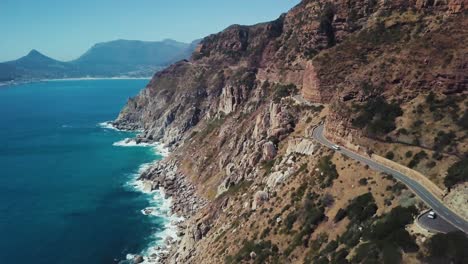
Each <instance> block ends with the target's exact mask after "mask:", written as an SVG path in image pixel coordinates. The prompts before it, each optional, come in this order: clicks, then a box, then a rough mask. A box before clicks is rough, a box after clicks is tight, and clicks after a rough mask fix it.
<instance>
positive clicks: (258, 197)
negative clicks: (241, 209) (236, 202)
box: [252, 191, 268, 210]
mask: <svg viewBox="0 0 468 264" xmlns="http://www.w3.org/2000/svg"><path fill="white" fill-rule="evenodd" d="M266 201H268V193H267V192H265V191H258V192H256V193H255V195H254V200H253V203H252V210H256V209H257V207H258V206H260V205H262V204H264V203H265V202H266Z"/></svg>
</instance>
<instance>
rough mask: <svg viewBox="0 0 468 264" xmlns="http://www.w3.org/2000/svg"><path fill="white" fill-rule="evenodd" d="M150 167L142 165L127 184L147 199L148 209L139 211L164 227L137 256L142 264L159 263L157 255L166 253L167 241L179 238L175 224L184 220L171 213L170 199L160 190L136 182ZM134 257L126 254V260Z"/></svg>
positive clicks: (149, 164)
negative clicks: (142, 258)
mask: <svg viewBox="0 0 468 264" xmlns="http://www.w3.org/2000/svg"><path fill="white" fill-rule="evenodd" d="M150 166H151V163H145V164H142V165H141V166H140V167H139V168H138V171H137V172H136V173H135V174H133V176H132V179H131V180H130V181H129V182H128V184H127V185H128V186H130V187H131V188H133V189H134V190H136V191H140V192H143V193H145V194H146V195H147V197H148V199H149V205H150V206H149V207H147V208H144V209H142V210H141V213H142V214H144V215H146V216H147V217H150V218H153V219H154V220H155V221H156V222H157V223H158V224H161V221H162V224H163V226H164V228H163V230H162V231H158V232H155V233H154V234H151V236H152V237H153V238H154V240H153V242H151V243H150V244H149V245H148V246H147V248H146V249H145V250H143V251H142V252H140V253H139V254H140V255H142V256H143V257H144V262H143V263H159V261H160V259H159V254H161V253H167V252H168V249H169V248H170V245H167V244H166V241H167V240H168V239H172V240H173V241H177V240H179V239H180V238H179V237H178V235H177V224H178V223H180V222H181V221H183V220H184V218H182V217H179V216H177V215H174V214H172V213H171V205H172V198H167V199H166V198H165V193H164V190H163V189H162V188H160V189H159V190H152V191H150V188H149V186H148V184H149V182H145V181H143V180H138V178H139V176H140V174H141V173H142V172H144V171H145V170H147V169H148V168H149V167H150ZM134 257H135V255H134V254H128V255H127V260H132V259H133V258H134Z"/></svg>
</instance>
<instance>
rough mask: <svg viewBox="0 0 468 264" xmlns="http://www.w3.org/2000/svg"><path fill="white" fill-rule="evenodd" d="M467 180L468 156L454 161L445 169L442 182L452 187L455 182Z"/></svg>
mask: <svg viewBox="0 0 468 264" xmlns="http://www.w3.org/2000/svg"><path fill="white" fill-rule="evenodd" d="M466 181H468V158H464V159H462V160H460V161H458V162H456V163H454V164H453V165H452V166H451V167H450V168H449V169H448V171H447V176H446V177H445V179H444V184H445V186H446V187H447V188H451V187H453V186H454V185H455V184H457V183H461V182H466Z"/></svg>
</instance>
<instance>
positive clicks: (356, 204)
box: [346, 192, 377, 222]
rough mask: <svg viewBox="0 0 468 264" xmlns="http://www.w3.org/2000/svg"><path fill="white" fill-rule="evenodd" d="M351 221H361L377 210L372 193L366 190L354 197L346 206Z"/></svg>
mask: <svg viewBox="0 0 468 264" xmlns="http://www.w3.org/2000/svg"><path fill="white" fill-rule="evenodd" d="M346 212H347V214H348V217H349V219H350V220H351V222H363V221H365V220H367V219H369V218H370V217H372V216H373V215H374V214H375V212H377V205H375V200H374V197H373V196H372V193H370V192H368V193H365V194H363V195H360V196H358V197H356V198H354V199H353V200H352V201H351V203H350V204H349V205H348V207H347V208H346Z"/></svg>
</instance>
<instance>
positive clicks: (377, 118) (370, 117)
mask: <svg viewBox="0 0 468 264" xmlns="http://www.w3.org/2000/svg"><path fill="white" fill-rule="evenodd" d="M358 109H359V114H358V116H357V117H356V118H355V119H354V120H353V121H352V124H353V125H354V126H356V127H359V128H366V131H367V133H368V134H370V135H383V134H387V133H389V132H391V131H393V130H394V129H395V119H396V118H397V117H399V116H401V115H402V114H403V111H402V110H401V108H400V106H399V105H398V104H396V103H390V104H389V103H387V102H386V101H385V99H384V98H383V97H381V96H377V97H374V98H371V99H369V100H368V101H367V102H366V103H365V104H364V105H363V106H361V107H358Z"/></svg>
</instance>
